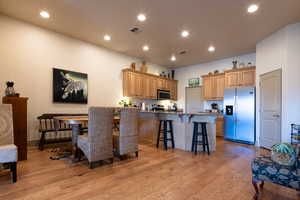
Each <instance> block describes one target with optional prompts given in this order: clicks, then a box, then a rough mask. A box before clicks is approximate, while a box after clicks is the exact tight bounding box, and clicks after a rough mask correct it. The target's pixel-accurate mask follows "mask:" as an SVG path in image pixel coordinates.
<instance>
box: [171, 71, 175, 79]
mask: <svg viewBox="0 0 300 200" xmlns="http://www.w3.org/2000/svg"><path fill="white" fill-rule="evenodd" d="M171 78H172V79H173V80H174V78H175V70H171Z"/></svg>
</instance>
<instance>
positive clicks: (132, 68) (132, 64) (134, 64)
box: [130, 62, 136, 71]
mask: <svg viewBox="0 0 300 200" xmlns="http://www.w3.org/2000/svg"><path fill="white" fill-rule="evenodd" d="M135 66H136V63H135V62H133V63H131V65H130V69H131V70H132V71H135Z"/></svg>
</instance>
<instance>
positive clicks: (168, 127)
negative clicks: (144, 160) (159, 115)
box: [156, 120, 175, 150]
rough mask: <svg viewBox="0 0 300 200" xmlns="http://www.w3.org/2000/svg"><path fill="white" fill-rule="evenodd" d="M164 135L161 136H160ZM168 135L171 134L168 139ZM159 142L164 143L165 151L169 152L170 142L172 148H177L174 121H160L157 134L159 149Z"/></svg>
mask: <svg viewBox="0 0 300 200" xmlns="http://www.w3.org/2000/svg"><path fill="white" fill-rule="evenodd" d="M161 133H163V135H162V136H161V135H160V134H161ZM168 133H170V138H168ZM159 141H163V142H164V149H165V150H168V141H171V143H172V148H173V149H174V148H175V142H174V133H173V121H172V120H160V121H159V128H158V134H157V142H156V147H157V148H158V147H159Z"/></svg>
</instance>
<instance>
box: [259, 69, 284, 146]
mask: <svg viewBox="0 0 300 200" xmlns="http://www.w3.org/2000/svg"><path fill="white" fill-rule="evenodd" d="M274 72H280V142H281V141H282V68H280V69H276V70H272V71H269V72H266V73H263V74H260V75H259V146H261V145H260V138H261V133H262V112H261V108H262V105H261V104H262V95H261V91H262V90H261V79H262V77H263V76H265V75H268V74H271V73H274Z"/></svg>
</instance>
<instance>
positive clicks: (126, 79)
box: [123, 69, 177, 100]
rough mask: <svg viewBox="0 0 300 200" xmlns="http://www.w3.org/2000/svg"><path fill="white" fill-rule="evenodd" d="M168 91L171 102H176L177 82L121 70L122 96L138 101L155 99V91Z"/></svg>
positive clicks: (129, 70)
mask: <svg viewBox="0 0 300 200" xmlns="http://www.w3.org/2000/svg"><path fill="white" fill-rule="evenodd" d="M158 89H161V90H168V91H170V94H171V99H172V100H177V80H172V79H168V78H164V77H160V76H156V75H153V74H147V73H143V72H137V71H132V70H131V69H124V70H123V96H127V97H135V98H140V99H157V90H158Z"/></svg>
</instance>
